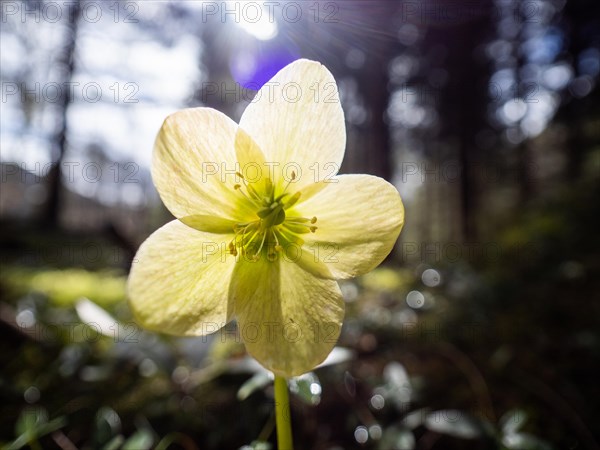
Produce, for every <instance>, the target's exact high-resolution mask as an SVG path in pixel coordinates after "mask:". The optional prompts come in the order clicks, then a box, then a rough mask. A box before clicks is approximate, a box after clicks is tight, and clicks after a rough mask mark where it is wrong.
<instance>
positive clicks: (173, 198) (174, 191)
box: [152, 108, 251, 219]
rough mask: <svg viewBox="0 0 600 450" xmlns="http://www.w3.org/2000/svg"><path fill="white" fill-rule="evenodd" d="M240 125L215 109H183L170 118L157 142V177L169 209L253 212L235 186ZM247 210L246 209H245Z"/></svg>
mask: <svg viewBox="0 0 600 450" xmlns="http://www.w3.org/2000/svg"><path fill="white" fill-rule="evenodd" d="M236 131H237V125H236V123H235V122H234V121H232V120H231V119H230V118H229V117H227V116H226V115H224V114H222V113H220V112H219V111H217V110H214V109H211V108H191V109H184V110H182V111H178V112H176V113H174V114H172V115H170V116H169V117H167V119H166V120H165V122H164V123H163V126H162V128H161V129H160V131H159V133H158V136H157V137H156V142H155V145H154V154H153V159H152V179H153V180H154V184H155V186H156V188H157V189H158V192H159V194H160V197H161V199H162V201H163V202H164V203H165V205H166V206H167V208H168V209H169V211H171V213H172V214H173V215H174V216H175V217H177V218H182V217H185V216H191V215H196V214H202V215H214V216H219V217H224V218H227V219H238V218H240V217H239V216H240V215H242V216H245V215H247V214H249V213H250V212H251V211H250V209H251V208H249V205H247V203H246V200H245V199H244V197H243V196H241V195H240V194H239V192H236V191H235V190H234V188H233V187H234V185H235V184H236V183H238V182H239V181H240V180H239V178H237V179H236V175H235V171H236V170H237V168H238V164H237V163H236V154H235V134H236ZM240 211H241V213H240Z"/></svg>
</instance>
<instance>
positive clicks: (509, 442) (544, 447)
mask: <svg viewBox="0 0 600 450" xmlns="http://www.w3.org/2000/svg"><path fill="white" fill-rule="evenodd" d="M502 443H503V444H504V445H505V446H506V447H507V448H509V449H511V450H551V449H552V447H551V446H550V445H549V444H548V443H547V442H545V441H543V440H542V439H540V438H538V437H536V436H534V435H532V434H529V433H515V434H507V435H505V436H504V437H503V438H502Z"/></svg>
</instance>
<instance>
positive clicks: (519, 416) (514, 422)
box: [500, 409, 527, 434]
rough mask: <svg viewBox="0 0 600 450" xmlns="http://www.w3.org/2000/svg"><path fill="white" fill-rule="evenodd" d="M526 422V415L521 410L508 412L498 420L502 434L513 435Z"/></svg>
mask: <svg viewBox="0 0 600 450" xmlns="http://www.w3.org/2000/svg"><path fill="white" fill-rule="evenodd" d="M525 422H527V413H526V412H525V411H523V410H522V409H513V410H510V411H508V412H507V413H506V414H504V415H503V416H502V417H501V418H500V428H501V429H502V433H503V434H515V433H516V432H517V431H519V430H520V429H521V427H523V425H525Z"/></svg>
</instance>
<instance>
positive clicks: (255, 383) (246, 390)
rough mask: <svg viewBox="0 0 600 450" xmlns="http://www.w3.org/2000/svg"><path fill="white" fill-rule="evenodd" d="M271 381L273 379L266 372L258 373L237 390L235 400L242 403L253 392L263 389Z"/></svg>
mask: <svg viewBox="0 0 600 450" xmlns="http://www.w3.org/2000/svg"><path fill="white" fill-rule="evenodd" d="M272 381H273V377H272V376H271V375H270V374H269V373H268V372H258V373H257V374H255V375H254V376H253V377H251V378H250V379H249V380H248V381H246V382H245V383H244V384H242V386H241V387H240V388H239V389H238V392H237V398H238V400H239V401H244V400H246V399H247V398H248V397H250V395H252V394H253V393H254V392H256V391H257V390H259V389H262V388H264V387H265V386H267V385H268V384H270V383H271V382H272Z"/></svg>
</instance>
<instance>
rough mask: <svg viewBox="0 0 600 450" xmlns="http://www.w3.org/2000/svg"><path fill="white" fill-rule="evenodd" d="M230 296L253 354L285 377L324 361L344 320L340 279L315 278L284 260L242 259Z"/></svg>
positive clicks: (246, 341)
mask: <svg viewBox="0 0 600 450" xmlns="http://www.w3.org/2000/svg"><path fill="white" fill-rule="evenodd" d="M230 298H232V299H233V302H234V308H235V314H236V317H237V320H238V326H239V330H240V334H241V336H242V339H243V341H244V343H245V345H246V349H247V350H248V353H250V355H252V356H253V357H254V358H256V359H257V360H258V362H260V363H261V364H262V365H263V366H265V367H266V368H267V369H269V370H271V371H272V372H274V373H275V374H276V375H280V376H284V377H292V376H295V375H300V374H302V373H305V372H308V371H309V370H311V369H313V368H314V367H315V366H316V365H318V364H319V363H321V362H322V361H323V360H324V359H325V358H326V357H327V355H328V354H329V352H330V351H331V349H332V348H333V347H334V345H335V343H336V341H337V339H338V337H339V334H340V331H341V327H342V321H343V319H344V302H343V299H342V294H341V292H340V289H339V287H338V285H337V283H336V282H335V281H332V280H325V279H321V278H316V277H314V276H313V275H311V274H310V273H308V272H306V271H305V270H304V269H302V268H301V267H299V266H298V265H296V264H294V263H289V262H285V261H283V260H277V261H275V262H269V261H267V260H266V259H265V258H262V259H260V260H259V261H256V262H250V261H247V260H243V259H242V260H240V261H239V262H238V264H237V266H236V268H235V270H234V273H233V277H232V282H231V289H230Z"/></svg>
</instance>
